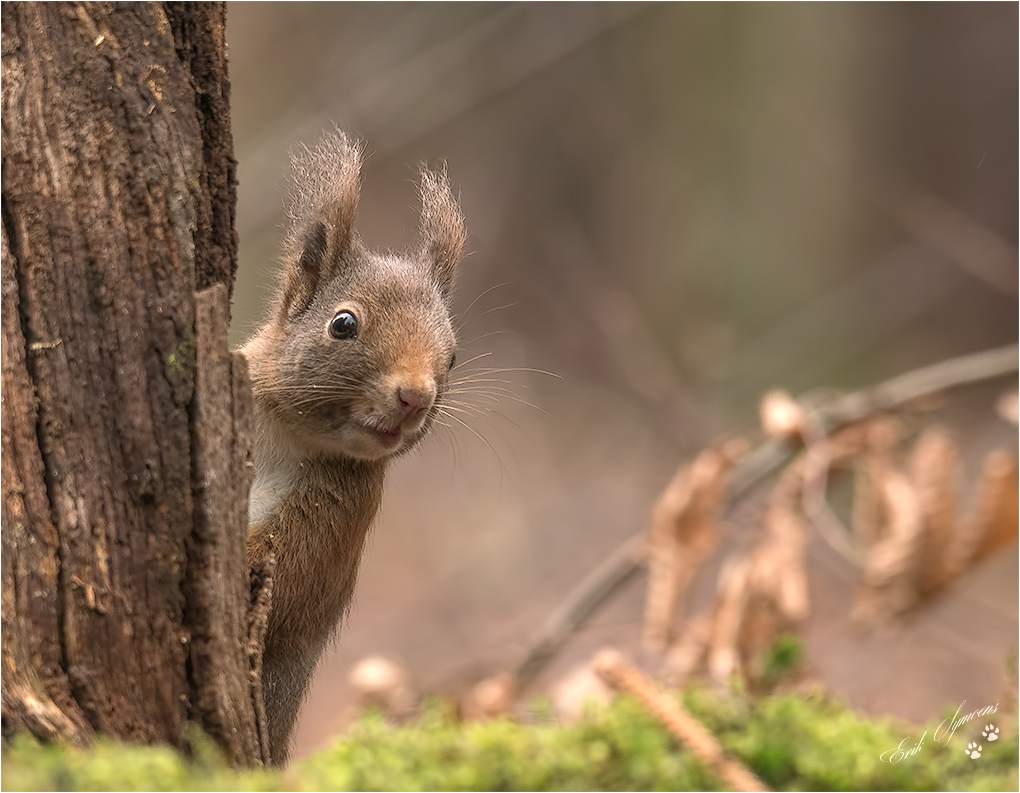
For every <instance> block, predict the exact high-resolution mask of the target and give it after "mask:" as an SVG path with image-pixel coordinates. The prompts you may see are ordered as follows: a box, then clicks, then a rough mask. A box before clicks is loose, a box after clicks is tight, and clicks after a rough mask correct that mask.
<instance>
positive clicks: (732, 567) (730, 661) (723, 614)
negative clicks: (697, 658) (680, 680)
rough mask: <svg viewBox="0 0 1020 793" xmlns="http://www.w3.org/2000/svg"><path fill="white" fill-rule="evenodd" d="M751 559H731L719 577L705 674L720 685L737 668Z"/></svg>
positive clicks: (748, 593) (738, 665)
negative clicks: (706, 672)
mask: <svg viewBox="0 0 1020 793" xmlns="http://www.w3.org/2000/svg"><path fill="white" fill-rule="evenodd" d="M751 565H752V560H751V558H750V557H744V558H742V559H737V560H730V561H729V562H728V563H727V564H726V565H725V566H724V567H723V570H722V572H721V573H720V574H719V594H718V596H717V605H716V608H715V619H714V621H713V624H712V638H711V639H710V640H709V646H708V673H709V675H710V676H711V677H712V679H713V680H714V681H715V682H716V683H719V684H723V683H725V682H726V681H727V680H729V678H730V675H732V674H733V673H734V672H736V671H737V669H738V668H739V667H740V629H741V627H742V626H743V623H744V612H745V611H746V609H747V600H748V597H749V595H750V587H749V584H750V576H751Z"/></svg>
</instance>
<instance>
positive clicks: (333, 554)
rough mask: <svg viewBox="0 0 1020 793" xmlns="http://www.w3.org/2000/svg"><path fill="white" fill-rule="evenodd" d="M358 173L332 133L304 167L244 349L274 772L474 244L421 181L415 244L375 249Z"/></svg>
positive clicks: (413, 434) (431, 178)
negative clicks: (349, 317)
mask: <svg viewBox="0 0 1020 793" xmlns="http://www.w3.org/2000/svg"><path fill="white" fill-rule="evenodd" d="M360 164H361V149H360V147H359V146H358V145H356V144H354V143H352V142H351V141H349V140H348V139H347V137H346V136H344V135H343V134H342V133H339V132H338V133H337V134H336V135H334V136H331V137H328V138H326V139H325V140H324V141H323V142H322V143H320V144H319V146H318V147H317V148H316V149H315V150H314V151H308V150H305V152H304V153H303V154H302V155H300V156H298V157H296V158H295V162H294V172H295V188H296V195H295V197H294V201H293V204H292V212H291V220H292V227H291V232H290V234H289V236H288V239H287V243H286V245H285V254H284V272H283V275H282V278H281V288H280V291H279V293H278V295H277V298H276V300H275V303H274V306H273V309H272V312H271V315H270V320H269V322H268V323H267V324H266V325H265V326H263V327H262V328H261V329H260V330H259V331H258V332H257V333H256V335H255V336H254V337H253V338H252V339H250V340H249V341H248V342H247V343H246V344H245V345H244V347H243V348H242V351H243V352H244V353H245V355H246V357H247V358H248V361H249V367H250V370H251V375H252V382H253V390H254V394H255V418H256V437H255V444H254V456H255V468H256V480H255V484H254V485H253V486H252V496H251V505H250V509H251V516H250V520H251V525H250V529H249V535H248V543H247V556H248V563H249V565H255V564H257V563H258V562H260V561H261V560H262V559H264V558H265V557H266V556H267V555H268V554H269V553H275V555H276V573H275V583H274V589H273V606H272V610H271V612H270V615H269V627H268V630H267V633H266V650H265V659H264V662H263V683H264V691H265V699H266V714H267V717H268V720H269V732H270V748H271V752H272V756H273V759H274V761H275V762H277V763H281V762H283V761H285V759H286V756H287V750H288V742H289V740H290V733H291V730H292V728H293V725H294V721H295V719H296V717H297V713H298V709H299V708H300V705H301V701H302V699H303V697H304V694H305V691H306V689H307V687H308V682H309V680H310V678H311V675H312V671H313V670H314V668H315V664H316V662H317V661H318V658H319V655H320V654H321V652H322V650H323V648H324V646H325V645H326V643H327V642H328V641H329V639H330V637H331V636H332V635H333V634H334V632H335V630H336V628H337V626H338V623H339V621H340V620H341V619H342V617H343V615H344V613H345V611H346V610H347V608H348V606H349V605H350V601H351V595H352V593H353V590H354V582H355V579H356V577H357V571H358V564H359V561H360V558H361V552H362V549H363V547H364V542H365V537H366V535H367V533H368V530H369V527H370V525H371V523H372V520H373V518H374V517H375V513H376V511H377V510H378V507H379V504H380V501H381V499H382V488H383V478H384V474H385V470H386V465H387V462H388V460H389V459H390V458H391V457H393V456H395V455H398V454H403V453H404V452H406V451H407V450H409V449H410V448H413V446H414V445H415V444H416V443H418V442H419V441H420V440H421V438H422V437H424V435H425V434H426V433H427V431H428V429H429V427H430V426H431V424H432V422H433V421H434V419H435V416H436V414H437V411H438V410H439V406H440V404H441V402H442V398H443V395H444V392H445V389H446V378H447V372H448V370H449V368H450V366H451V365H452V356H453V349H454V346H455V339H454V335H453V330H452V327H451V325H450V317H449V312H448V303H449V300H450V290H451V289H452V286H453V277H454V272H455V268H456V265H457V262H458V261H459V259H460V254H461V249H462V247H463V244H464V236H465V233H464V226H463V219H462V217H461V214H460V209H459V207H458V206H457V202H456V200H455V199H454V198H453V195H452V193H451V191H450V187H449V182H448V181H447V178H446V174H445V172H439V173H436V172H430V171H427V170H423V171H422V189H421V195H422V221H421V228H422V238H423V239H422V245H421V248H420V249H419V250H417V251H412V252H410V253H407V254H403V255H394V254H375V253H372V252H370V251H368V250H366V249H365V248H364V246H363V245H362V244H361V242H360V240H359V239H358V237H357V235H356V234H355V232H354V228H353V221H354V214H355V210H356V207H357V200H358V174H359V169H360ZM342 311H349V312H351V313H352V314H354V315H355V317H356V318H357V319H358V335H357V337H356V338H354V339H336V338H333V337H331V336H330V335H329V332H328V327H329V325H330V322H331V320H332V319H333V318H334V317H335V316H336V315H337V314H338V313H339V312H342ZM407 395H411V396H407ZM408 400H417V401H418V402H420V403H421V408H420V409H419V410H418V411H417V412H415V411H414V410H413V409H411V408H410V407H409V402H408ZM408 411H410V412H408ZM386 433H397V436H398V437H399V441H397V442H396V444H395V445H390V441H386V440H385V437H384V436H385V434H386ZM380 438H383V439H382V440H380Z"/></svg>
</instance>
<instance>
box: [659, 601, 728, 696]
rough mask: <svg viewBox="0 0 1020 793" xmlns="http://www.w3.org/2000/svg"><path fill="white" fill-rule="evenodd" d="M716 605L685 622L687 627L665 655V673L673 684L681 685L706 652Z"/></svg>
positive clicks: (696, 668)
mask: <svg viewBox="0 0 1020 793" xmlns="http://www.w3.org/2000/svg"><path fill="white" fill-rule="evenodd" d="M715 612H716V607H715V606H712V607H710V608H708V609H707V610H706V611H704V612H702V613H701V614H699V615H698V616H697V617H695V618H694V619H692V620H691V621H690V622H688V623H687V627H686V628H685V629H684V632H683V633H682V634H681V635H680V638H679V640H678V641H677V642H676V643H674V644H673V646H672V647H671V648H670V650H669V655H667V656H666V675H667V677H668V678H669V680H670V682H671V683H672V684H673V685H681V684H682V683H683V682H684V681H685V680H686V679H687V678H688V677H690V676H691V675H692V674H694V673H695V672H697V671H698V669H699V668H700V667H701V664H702V663H703V662H704V660H705V656H706V654H707V653H708V645H709V642H711V640H712V629H713V627H714V626H715Z"/></svg>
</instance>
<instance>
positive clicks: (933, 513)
mask: <svg viewBox="0 0 1020 793" xmlns="http://www.w3.org/2000/svg"><path fill="white" fill-rule="evenodd" d="M959 476H960V455H959V452H958V451H957V449H956V445H955V444H954V443H953V441H952V439H951V438H950V437H949V433H948V432H947V431H946V430H944V429H943V428H942V427H938V426H933V427H929V428H927V429H926V430H925V431H924V432H923V433H922V434H921V437H920V438H918V440H917V443H916V444H915V445H914V450H913V454H912V455H911V459H910V478H911V481H912V482H913V484H914V488H915V490H916V492H917V501H918V508H919V510H920V513H921V537H920V544H919V548H918V551H917V587H918V592H919V594H920V596H921V597H922V598H926V597H929V596H930V595H933V594H934V593H936V592H938V591H940V590H941V589H942V588H943V587H944V586H945V585H946V584H947V582H948V574H947V568H946V553H947V550H948V549H949V545H950V541H951V540H952V537H953V534H954V532H955V527H956V509H957V500H958V484H957V483H958V481H959Z"/></svg>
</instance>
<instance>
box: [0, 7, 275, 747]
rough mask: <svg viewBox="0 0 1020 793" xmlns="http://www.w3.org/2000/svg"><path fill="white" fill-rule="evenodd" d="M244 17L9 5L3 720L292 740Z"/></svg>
mask: <svg viewBox="0 0 1020 793" xmlns="http://www.w3.org/2000/svg"><path fill="white" fill-rule="evenodd" d="M224 21H225V9H224V7H223V6H222V5H221V4H194V5H192V4H185V3H165V4H161V3H151V4H150V3H146V4H133V3H132V4H97V5H93V4H87V3H83V4H78V3H66V4H65V3H54V4H49V3H5V4H4V5H3V7H2V22H3V26H2V30H3V33H2V57H3V116H2V123H3V192H2V219H3V238H2V277H3V280H2V297H3V307H2V308H3V311H2V322H3V348H2V354H3V361H2V366H3V406H2V410H3V416H2V421H3V435H2V441H3V481H2V487H3V531H2V538H3V552H2V568H3V569H2V572H3V578H2V596H3V602H2V607H3V608H2V616H3V646H2V664H3V665H2V674H3V728H4V734H5V735H8V734H10V732H11V731H13V730H16V729H28V730H30V731H31V732H33V733H34V734H36V735H38V736H40V737H44V738H61V739H63V740H68V741H71V742H74V743H84V742H87V741H88V740H89V738H90V737H91V735H92V734H93V733H105V734H107V735H112V736H115V737H118V738H122V739H128V740H133V741H144V742H165V743H169V744H171V745H173V746H176V747H179V748H185V747H186V740H185V725H186V723H187V722H188V721H194V722H197V723H198V724H199V725H200V726H201V727H202V728H203V729H204V730H206V732H208V733H209V734H211V735H212V736H213V737H214V738H215V739H216V740H217V741H218V742H219V743H220V744H221V745H222V746H223V747H224V748H225V749H226V750H227V752H228V754H229V756H230V757H231V758H232V760H233V761H234V762H235V763H238V764H250V763H256V762H259V761H267V760H268V754H267V752H266V750H265V748H264V747H265V740H264V738H263V736H264V732H265V731H264V727H265V724H264V718H260V716H259V714H260V713H261V695H260V693H259V690H258V688H257V686H253V685H252V682H251V681H252V679H253V677H255V678H257V674H256V675H252V674H251V673H252V670H255V671H256V672H257V670H258V667H259V663H260V653H261V650H260V647H259V638H260V637H259V626H260V624H261V622H262V620H260V618H259V617H260V616H264V614H261V612H264V610H265V608H266V605H267V596H268V587H263V583H268V581H269V579H268V571H260V573H261V577H260V578H259V579H258V580H256V582H255V583H256V585H257V587H256V588H258V587H263V589H264V590H265V591H261V592H256V593H255V594H256V595H259V596H258V597H257V598H255V599H256V600H258V602H259V603H260V606H259V610H260V614H253V613H252V611H253V610H252V608H251V606H250V602H251V599H252V598H251V594H252V593H251V592H250V590H249V574H248V571H247V569H246V568H245V565H244V536H245V533H246V531H247V492H248V486H249V484H250V481H251V479H250V477H251V475H250V469H251V466H250V462H249V461H248V454H249V452H248V421H249V415H250V388H249V386H248V382H247V373H246V369H245V367H244V361H243V359H242V358H240V356H236V355H232V354H231V353H230V352H229V350H228V348H227V324H228V317H229V290H230V288H231V286H232V283H233V277H234V270H235V268H236V251H237V237H236V233H235V231H234V208H235V203H236V181H235V175H234V172H235V163H234V160H233V144H232V138H231V133H230V119H229V83H228V81H227V72H226V55H225V39H224ZM206 287H209V288H206ZM196 289H203V290H204V291H201V292H198V293H197V294H196ZM253 639H254V641H252V640H253Z"/></svg>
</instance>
